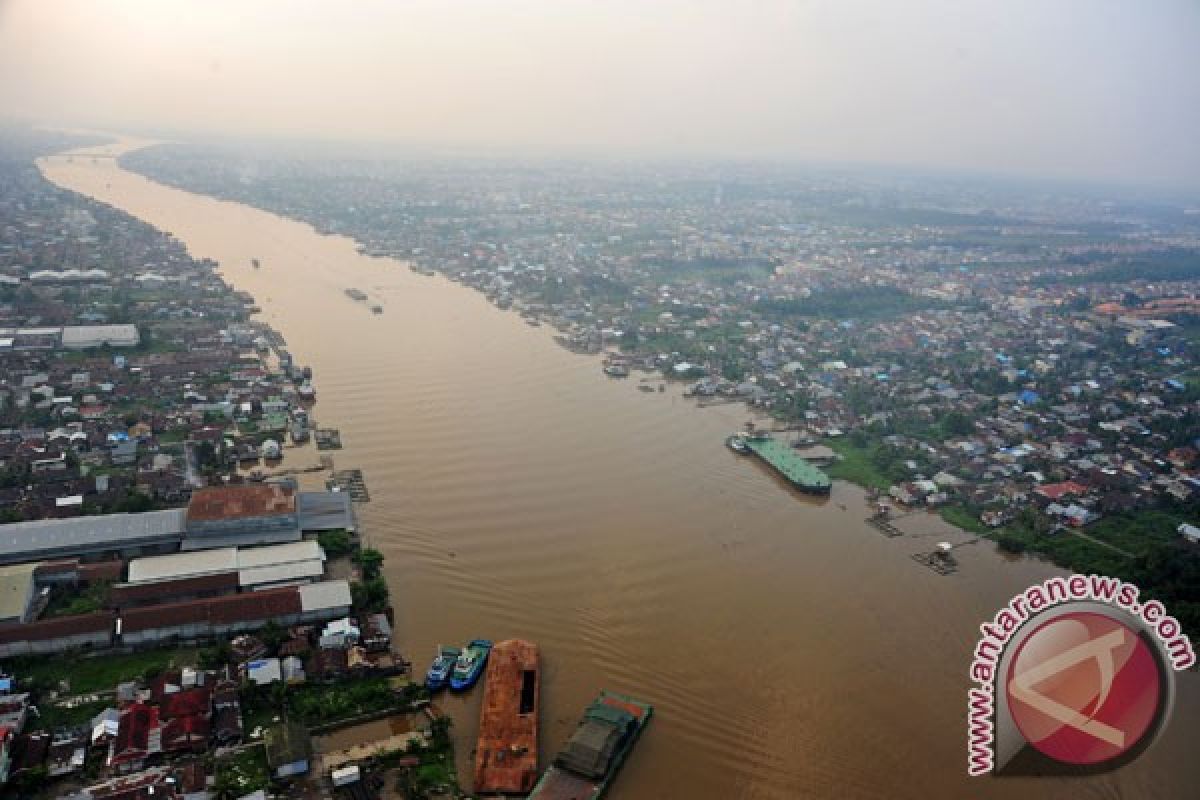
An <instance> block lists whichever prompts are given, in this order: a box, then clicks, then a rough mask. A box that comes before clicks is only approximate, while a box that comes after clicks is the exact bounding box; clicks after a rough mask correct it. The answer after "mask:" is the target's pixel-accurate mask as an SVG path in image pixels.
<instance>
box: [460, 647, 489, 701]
mask: <svg viewBox="0 0 1200 800" xmlns="http://www.w3.org/2000/svg"><path fill="white" fill-rule="evenodd" d="M491 651H492V642H491V640H490V639H472V640H471V643H470V644H468V645H467V646H466V647H464V648H463V650H462V652H461V653H459V654H458V660H457V661H455V662H454V671H453V672H451V673H450V688H451V689H453V690H454V691H456V692H462V691H466V690H467V689H470V688H471V687H472V686H474V685H475V682H476V681H478V680H479V676H480V675H482V674H483V668H484V667H485V666H487V658H488V653H490V652H491Z"/></svg>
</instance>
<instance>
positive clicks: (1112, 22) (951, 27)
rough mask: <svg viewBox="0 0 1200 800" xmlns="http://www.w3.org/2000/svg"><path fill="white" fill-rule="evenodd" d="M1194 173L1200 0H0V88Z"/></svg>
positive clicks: (496, 142)
mask: <svg viewBox="0 0 1200 800" xmlns="http://www.w3.org/2000/svg"><path fill="white" fill-rule="evenodd" d="M5 112H8V113H10V114H20V115H24V116H26V117H31V118H34V119H37V120H40V121H49V122H56V123H71V124H79V125H88V126H105V127H130V126H137V127H139V128H146V127H154V128H159V129H173V130H179V131H185V130H186V131H196V132H204V133H222V134H253V135H261V134H269V135H279V134H282V135H287V136H295V137H306V138H309V137H311V138H326V139H328V138H336V139H359V138H368V139H373V140H389V141H398V142H404V143H412V144H421V145H443V146H450V147H462V146H466V147H468V148H476V147H483V148H497V149H500V150H517V151H520V152H522V153H527V152H546V153H553V154H563V153H572V154H586V153H611V154H618V155H625V154H634V153H636V154H648V155H673V154H676V155H689V156H691V155H714V156H722V157H736V158H745V157H749V158H781V159H789V160H804V161H830V160H835V161H866V162H886V163H896V164H916V165H937V166H950V167H969V168H973V169H981V170H986V171H990V172H1009V171H1017V172H1028V173H1039V174H1050V175H1071V176H1087V177H1092V178H1097V179H1119V180H1124V181H1131V182H1174V183H1180V184H1188V185H1191V186H1198V187H1200V0H986V1H985V0H979V1H978V2H976V1H975V0H828V1H822V0H811V1H810V2H800V1H799V0H792V1H791V2H784V0H761V1H758V2H756V1H755V0H725V1H724V2H718V1H717V0H690V1H689V0H593V1H592V2H575V1H574V0H541V1H540V2H534V1H533V0H463V1H462V2H455V0H392V1H391V2H370V1H368V0H360V1H359V2H336V1H335V0H321V2H307V0H279V1H278V2H271V1H268V0H228V1H226V0H194V1H193V0H112V1H111V2H105V0H9V1H8V2H5V0H0V114H2V113H5Z"/></svg>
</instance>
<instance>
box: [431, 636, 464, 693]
mask: <svg viewBox="0 0 1200 800" xmlns="http://www.w3.org/2000/svg"><path fill="white" fill-rule="evenodd" d="M461 652H462V651H461V650H459V649H458V648H457V647H441V646H439V647H438V654H437V656H436V657H434V659H433V663H432V664H430V665H429V671H428V672H426V673H425V688H426V689H428V690H429V691H431V692H436V691H438V690H439V689H445V688H446V684H448V683H449V682H450V673H451V672H452V671H453V670H454V662H455V661H457V660H458V656H459V654H460V653H461Z"/></svg>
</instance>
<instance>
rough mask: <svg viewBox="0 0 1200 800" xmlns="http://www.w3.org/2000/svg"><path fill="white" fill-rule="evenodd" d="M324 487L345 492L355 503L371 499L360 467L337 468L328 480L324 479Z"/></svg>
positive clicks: (367, 501)
mask: <svg viewBox="0 0 1200 800" xmlns="http://www.w3.org/2000/svg"><path fill="white" fill-rule="evenodd" d="M325 488H326V489H334V488H336V489H337V490H338V491H341V492H346V493H347V494H349V495H350V499H351V500H353V501H354V502H356V503H369V502H370V501H371V493H370V492H368V491H367V482H366V481H365V480H364V479H363V474H362V470H361V469H341V470H338V471H337V472H335V473H333V476H332V477H331V478H330V479H329V480H327V481H325Z"/></svg>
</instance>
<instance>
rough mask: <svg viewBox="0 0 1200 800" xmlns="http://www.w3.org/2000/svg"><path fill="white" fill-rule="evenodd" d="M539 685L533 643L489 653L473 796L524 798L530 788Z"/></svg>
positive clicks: (510, 643) (506, 644) (517, 642)
mask: <svg viewBox="0 0 1200 800" xmlns="http://www.w3.org/2000/svg"><path fill="white" fill-rule="evenodd" d="M540 683H541V677H540V670H539V665H538V648H537V645H536V644H533V643H532V642H526V641H523V640H521V639H508V640H506V641H503V642H499V643H498V644H497V645H496V646H495V647H494V648H493V649H492V655H491V658H490V660H489V661H488V665H487V674H486V676H485V688H484V695H483V709H482V710H481V711H480V714H479V744H478V746H477V747H476V749H475V793H476V794H481V795H482V794H519V795H526V794H528V793H529V791H530V790H531V789H532V788H533V785H534V783H535V782H536V781H537V776H538V775H537V747H538V739H537V736H538V690H539V689H540V688H541V687H540V685H539V684H540Z"/></svg>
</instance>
